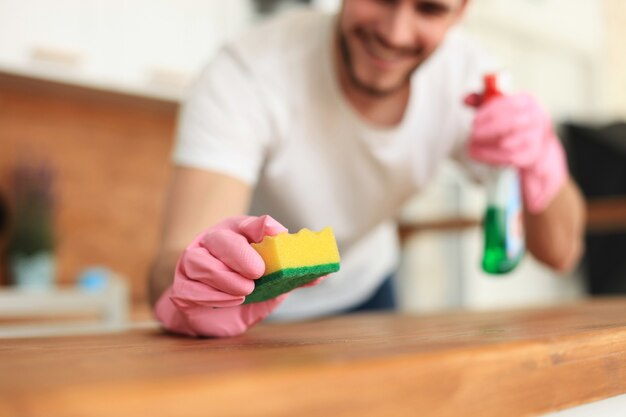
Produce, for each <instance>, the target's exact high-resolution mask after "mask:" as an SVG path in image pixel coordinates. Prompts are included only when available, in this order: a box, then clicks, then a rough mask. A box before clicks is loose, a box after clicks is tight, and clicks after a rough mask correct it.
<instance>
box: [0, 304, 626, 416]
mask: <svg viewBox="0 0 626 417" xmlns="http://www.w3.org/2000/svg"><path fill="white" fill-rule="evenodd" d="M623 392H626V299H604V300H595V301H587V302H581V303H576V304H570V305H564V306H560V307H553V308H543V309H533V310H519V311H508V312H507V311H505V312H481V313H464V312H455V313H450V314H442V315H433V316H421V317H420V316H411V315H392V314H387V315H373V314H361V315H350V316H342V317H335V318H328V319H322V320H316V321H308V322H300V323H281V324H262V325H259V326H257V327H255V328H253V329H252V330H251V331H249V332H248V333H247V334H245V335H243V336H240V337H235V338H230V339H188V338H182V337H176V336H172V335H167V334H164V333H162V332H160V331H159V330H158V329H154V330H142V331H134V332H128V333H123V334H113V335H98V336H83V337H65V338H60V337H59V338H50V339H43V338H42V339H16V340H2V341H0V415H2V416H114V415H120V416H122V415H124V416H126V415H128V416H131V415H132V416H174V415H185V416H207V415H215V416H290V417H292V416H294V415H298V416H316V417H317V416H320V415H328V416H361V417H363V416H393V415H398V416H508V417H514V416H532V415H540V414H542V413H545V412H548V411H553V410H557V409H561V408H565V407H569V406H574V405H577V404H581V403H585V402H589V401H592V400H598V399H602V398H606V397H609V396H613V395H617V394H620V393H623Z"/></svg>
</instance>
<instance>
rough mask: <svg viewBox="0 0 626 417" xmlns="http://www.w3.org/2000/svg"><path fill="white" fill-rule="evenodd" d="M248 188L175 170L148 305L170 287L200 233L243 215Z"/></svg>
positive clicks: (223, 178) (196, 172) (219, 177)
mask: <svg viewBox="0 0 626 417" xmlns="http://www.w3.org/2000/svg"><path fill="white" fill-rule="evenodd" d="M250 195H251V188H250V186H249V185H247V184H245V183H244V182H242V181H240V180H238V179H235V178H233V177H230V176H228V175H223V174H220V173H216V172H211V171H205V170H200V169H194V168H183V167H176V168H175V169H174V174H173V177H172V181H171V183H170V186H169V190H168V194H167V201H166V210H165V218H164V223H163V231H162V234H161V241H160V244H159V249H158V251H157V255H156V258H155V260H154V261H153V263H152V269H151V271H150V276H149V281H148V286H149V287H148V293H149V299H150V304H151V305H152V306H154V304H155V303H156V301H157V300H158V299H159V297H160V296H161V294H162V293H163V292H164V291H165V290H166V289H167V288H168V287H169V286H170V285H171V284H172V280H173V277H174V270H175V267H176V262H177V261H178V258H179V256H180V254H181V253H182V252H183V250H184V249H185V247H187V245H188V244H189V243H190V242H191V241H192V240H193V238H194V237H195V236H196V235H197V234H198V233H200V232H202V231H203V230H205V229H207V228H209V227H210V226H212V225H214V224H215V223H217V222H219V221H221V220H223V219H225V218H226V217H230V216H235V215H241V214H245V212H246V211H247V209H248V205H249V201H250Z"/></svg>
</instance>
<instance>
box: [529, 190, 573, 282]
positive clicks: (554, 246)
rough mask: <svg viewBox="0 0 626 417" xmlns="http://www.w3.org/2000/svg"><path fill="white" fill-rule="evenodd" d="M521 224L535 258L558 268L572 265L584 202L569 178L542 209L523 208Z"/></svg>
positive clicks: (566, 269) (565, 269)
mask: <svg viewBox="0 0 626 417" xmlns="http://www.w3.org/2000/svg"><path fill="white" fill-rule="evenodd" d="M524 224H525V229H526V244H527V247H528V250H529V251H530V253H532V254H533V256H534V257H535V258H537V259H538V260H539V261H541V262H543V263H544V264H546V265H547V266H549V267H551V268H553V269H555V270H557V271H560V272H566V271H569V270H571V269H572V268H573V267H575V266H576V264H577V262H578V260H579V258H580V256H581V254H582V251H583V246H584V245H583V235H584V230H585V205H584V200H583V198H582V196H581V194H580V191H579V190H578V187H577V186H576V184H575V183H574V182H573V181H572V180H571V178H568V179H567V180H566V182H565V183H564V184H563V186H562V187H561V189H560V190H559V191H558V193H557V194H556V195H555V197H554V198H553V199H552V201H551V202H550V204H549V205H548V207H546V209H545V210H543V211H542V212H541V213H538V214H532V213H528V212H526V213H525V214H524Z"/></svg>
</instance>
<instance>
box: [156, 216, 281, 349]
mask: <svg viewBox="0 0 626 417" xmlns="http://www.w3.org/2000/svg"><path fill="white" fill-rule="evenodd" d="M286 231H287V229H286V228H285V227H284V226H282V225H281V224H280V223H278V222H277V221H276V220H274V219H273V218H271V217H270V216H261V217H249V216H239V217H231V218H229V219H226V220H225V221H223V222H221V223H218V224H217V225H215V226H213V227H211V228H210V229H208V230H206V231H205V232H203V233H201V234H200V235H198V236H197V237H196V238H195V239H194V240H193V241H192V242H191V244H190V245H189V246H188V247H187V249H185V251H184V252H183V254H182V255H181V257H180V259H179V260H178V264H177V265H176V271H175V274H174V283H173V284H172V286H171V287H170V288H168V289H167V291H165V293H163V295H162V296H161V297H160V298H159V300H158V301H157V304H156V307H155V315H156V317H157V319H158V320H159V321H160V322H161V323H162V324H163V326H164V327H165V328H166V329H168V330H170V331H172V332H175V333H183V334H187V335H190V336H215V337H224V336H235V335H238V334H241V333H243V332H245V331H246V330H247V329H248V328H250V327H251V326H253V325H255V324H256V323H258V322H259V321H261V320H263V319H264V318H265V317H267V316H268V315H269V314H270V313H271V312H272V310H274V308H276V307H277V306H278V305H279V304H280V302H281V301H282V300H283V299H284V298H285V297H286V296H287V294H282V295H280V296H278V297H276V298H273V299H271V300H267V301H262V302H258V303H250V304H246V305H241V303H243V302H244V300H245V297H246V295H248V294H250V293H251V292H252V291H253V290H254V280H255V279H257V278H260V277H261V276H262V275H263V273H264V272H265V263H264V262H263V259H262V258H261V256H260V255H259V254H258V253H257V252H256V251H255V250H254V249H253V248H252V246H250V242H260V241H261V240H263V237H265V236H266V235H270V236H273V235H276V234H278V233H282V232H286Z"/></svg>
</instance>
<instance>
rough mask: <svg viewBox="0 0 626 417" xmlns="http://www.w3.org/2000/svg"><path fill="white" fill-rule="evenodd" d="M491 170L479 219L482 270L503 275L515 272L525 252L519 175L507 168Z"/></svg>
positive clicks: (512, 169)
mask: <svg viewBox="0 0 626 417" xmlns="http://www.w3.org/2000/svg"><path fill="white" fill-rule="evenodd" d="M491 171H492V172H490V176H489V179H488V182H487V209H486V210H485V216H484V219H483V234H484V239H485V248H484V252H483V260H482V268H483V270H484V271H485V272H488V273H490V274H506V273H507V272H510V271H512V270H513V269H515V267H516V266H517V265H518V264H519V262H520V260H521V259H522V257H523V256H524V252H525V242H524V226H523V220H522V219H523V218H522V201H521V196H520V186H519V176H518V174H517V170H515V169H514V168H510V167H507V168H493V169H492V170H491Z"/></svg>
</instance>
